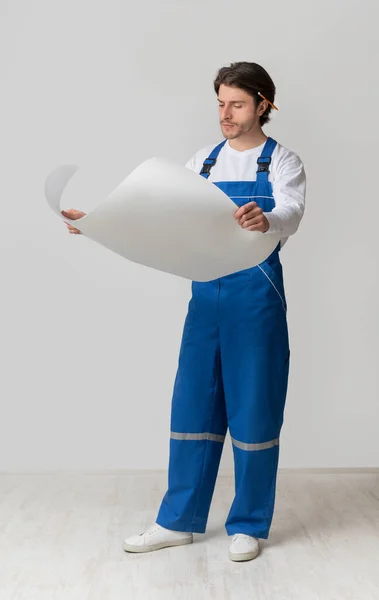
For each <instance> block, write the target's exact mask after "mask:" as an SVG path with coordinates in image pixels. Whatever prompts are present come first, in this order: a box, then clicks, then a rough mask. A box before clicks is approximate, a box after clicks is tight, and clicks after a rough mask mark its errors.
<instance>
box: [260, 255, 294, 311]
mask: <svg viewBox="0 0 379 600" xmlns="http://www.w3.org/2000/svg"><path fill="white" fill-rule="evenodd" d="M278 265H279V269H280V272H281V270H282V268H281V265H280V263H278ZM257 269H259V270H260V271H261V272H262V274H263V275H264V276H265V277H266V278H267V280H268V281H269V282H270V285H272V287H273V289H274V290H275V292H276V293H277V295H278V297H279V298H280V301H281V303H282V306H283V310H284V312H287V302H286V297H285V293H284V285H283V278H282V275H281V274H280V275H278V273H277V272H276V271H275V269H274V268H273V267H272V266H271V265H270V264H269V263H268V262H267V261H264V262H262V263H261V264H260V265H257Z"/></svg>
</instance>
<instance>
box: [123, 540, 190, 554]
mask: <svg viewBox="0 0 379 600" xmlns="http://www.w3.org/2000/svg"><path fill="white" fill-rule="evenodd" d="M192 543H193V538H188V539H187V538H186V539H183V540H176V541H173V542H161V543H160V544H154V545H153V546H133V545H131V544H126V543H125V542H123V544H122V548H123V550H125V552H154V550H161V549H162V548H170V547H171V546H185V545H187V544H192Z"/></svg>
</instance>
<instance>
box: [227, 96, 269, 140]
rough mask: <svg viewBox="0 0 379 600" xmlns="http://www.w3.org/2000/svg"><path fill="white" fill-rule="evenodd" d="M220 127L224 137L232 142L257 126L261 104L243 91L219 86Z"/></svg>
mask: <svg viewBox="0 0 379 600" xmlns="http://www.w3.org/2000/svg"><path fill="white" fill-rule="evenodd" d="M217 99H218V102H219V109H218V110H219V116H220V125H221V129H222V133H223V134H224V137H225V138H227V139H228V140H233V139H235V138H237V137H240V136H241V135H243V134H245V133H247V132H249V131H250V130H251V129H253V128H254V127H256V126H257V125H259V116H260V114H262V112H264V110H263V111H262V106H261V103H259V105H258V107H256V105H255V101H254V98H253V97H252V96H250V94H248V93H247V92H245V91H244V90H241V89H239V88H237V87H231V86H228V85H224V84H221V85H220V89H219V91H218V97H217Z"/></svg>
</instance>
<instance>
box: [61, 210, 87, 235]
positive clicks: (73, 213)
mask: <svg viewBox="0 0 379 600" xmlns="http://www.w3.org/2000/svg"><path fill="white" fill-rule="evenodd" d="M61 213H62V215H63V216H64V217H66V218H67V219H73V220H75V219H81V218H82V217H85V216H86V213H84V212H82V211H81V210H75V208H69V209H68V210H62V211H61ZM66 225H67V229H68V230H69V232H70V233H76V234H78V233H81V231H79V229H76V227H73V226H72V225H69V224H68V223H66Z"/></svg>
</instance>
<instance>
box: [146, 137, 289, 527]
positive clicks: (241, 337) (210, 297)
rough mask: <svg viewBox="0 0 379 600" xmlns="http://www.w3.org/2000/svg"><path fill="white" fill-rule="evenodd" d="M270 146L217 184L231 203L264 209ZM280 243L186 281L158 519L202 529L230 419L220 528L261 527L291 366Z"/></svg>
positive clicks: (268, 196)
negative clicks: (248, 169)
mask: <svg viewBox="0 0 379 600" xmlns="http://www.w3.org/2000/svg"><path fill="white" fill-rule="evenodd" d="M225 142H226V140H225V141H223V142H222V143H221V144H219V145H218V146H217V147H216V148H215V149H214V150H213V151H212V153H211V154H210V156H209V157H208V159H207V160H205V162H204V165H203V168H202V170H201V172H200V174H201V175H202V176H204V177H206V178H208V177H209V171H210V168H211V167H212V166H213V164H214V163H215V162H216V160H217V156H218V154H219V152H220V150H221V148H222V146H223V145H224V144H225ZM275 146H276V142H275V141H274V140H272V139H271V138H268V140H267V142H266V144H265V147H264V149H263V152H262V154H261V156H260V158H259V159H258V171H257V179H256V181H237V182H236V181H222V182H217V183H215V185H217V186H218V187H219V188H220V189H221V190H223V192H225V193H226V194H227V195H228V196H229V197H230V198H231V200H232V201H233V202H235V204H237V206H242V205H244V204H246V203H247V202H252V201H253V200H254V201H256V202H257V204H258V205H259V206H260V207H261V208H262V210H263V211H264V212H270V211H271V210H272V209H273V208H274V206H275V201H274V198H273V195H272V186H271V183H270V182H269V180H268V172H269V165H270V163H271V155H272V152H273V150H274V148H275ZM279 249H280V244H279V245H278V246H277V248H276V249H275V250H274V252H273V253H272V254H271V256H270V257H269V258H268V259H267V260H265V261H264V262H263V263H261V264H260V265H258V266H256V267H253V268H251V269H246V270H243V271H239V272H237V273H233V274H231V275H227V276H225V277H221V278H220V279H215V280H213V281H208V282H196V281H194V282H192V297H191V300H190V302H189V305H188V314H187V317H186V320H185V325H184V331H183V337H182V343H181V349H180V354H179V364H178V370H177V375H176V379H175V385H174V393H173V399H172V408H171V439H170V461H169V473H168V490H167V492H166V494H165V496H164V498H163V500H162V503H161V506H160V509H159V512H158V516H157V519H156V522H157V523H159V524H160V525H162V526H163V527H166V528H167V529H173V530H176V531H191V532H194V533H204V532H205V529H206V524H207V520H208V513H209V509H210V505H211V500H212V496H213V491H214V486H215V483H216V477H217V472H218V468H219V463H220V459H221V453H222V449H223V443H224V440H225V435H226V432H227V429H228V427H229V432H230V436H231V440H232V444H233V455H234V474H235V497H234V501H233V503H232V506H231V509H230V512H229V515H228V517H227V520H226V523H225V528H226V531H227V533H228V535H233V534H235V533H245V534H247V535H251V536H254V537H260V538H267V537H268V534H269V529H270V526H271V521H272V516H273V512H274V502H275V489H276V475H277V468H278V459H279V434H280V430H281V426H282V422H283V412H284V406H285V399H286V392H287V381H288V370H289V344H288V330H287V318H286V308H287V307H286V300H285V293H284V286H283V278H282V266H281V264H280V260H279Z"/></svg>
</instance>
